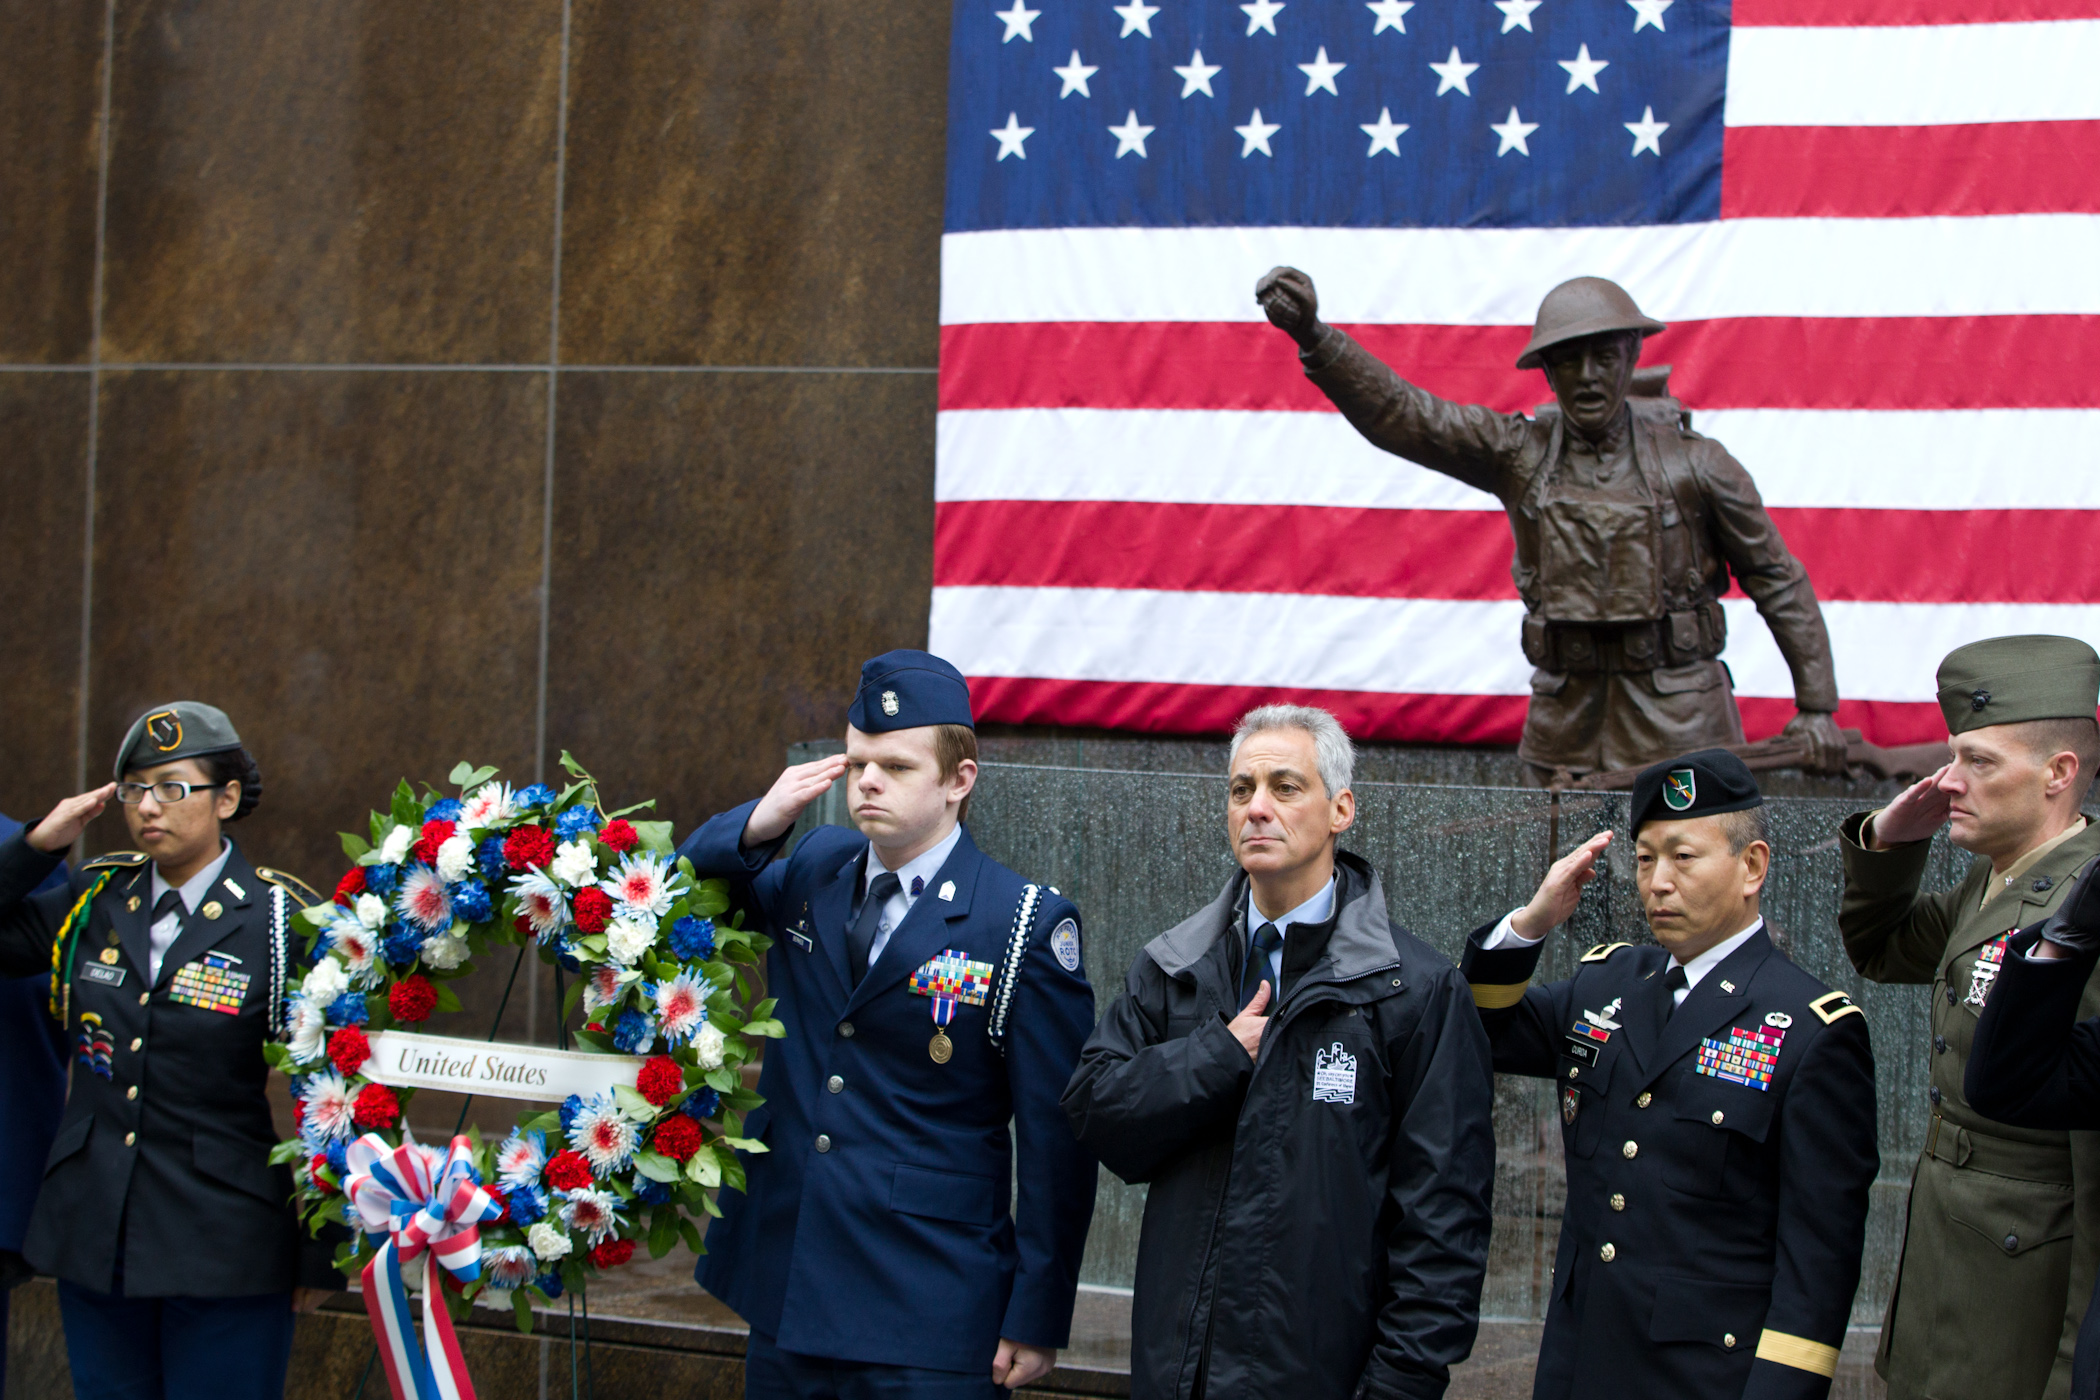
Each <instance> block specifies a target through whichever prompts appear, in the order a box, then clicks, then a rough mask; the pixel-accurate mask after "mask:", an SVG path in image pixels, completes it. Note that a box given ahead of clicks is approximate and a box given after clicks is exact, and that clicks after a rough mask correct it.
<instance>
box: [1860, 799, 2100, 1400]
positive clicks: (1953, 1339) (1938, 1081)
mask: <svg viewBox="0 0 2100 1400" xmlns="http://www.w3.org/2000/svg"><path fill="white" fill-rule="evenodd" d="M1866 816H1867V814H1866V813H1858V814H1855V815H1853V816H1851V817H1848V818H1846V819H1845V822H1844V824H1843V826H1842V827H1841V828H1840V839H1839V845H1840V847H1841V848H1842V849H1843V851H1844V858H1845V898H1844V903H1843V905H1842V907H1841V908H1840V909H1839V911H1838V930H1839V932H1840V933H1842V934H1843V935H1844V939H1845V952H1846V953H1847V955H1849V956H1850V957H1851V959H1852V965H1853V966H1854V967H1856V968H1858V969H1859V970H1860V972H1861V974H1863V975H1864V976H1866V977H1869V978H1872V979H1873V980H1874V981H1876V982H1929V983H1931V985H1932V999H1931V1003H1930V1010H1931V1017H1932V1042H1931V1044H1930V1045H1929V1046H1928V1047H1927V1050H1928V1053H1929V1054H1930V1056H1931V1060H1932V1082H1931V1088H1930V1089H1929V1091H1928V1092H1929V1093H1930V1095H1931V1098H1932V1106H1933V1116H1932V1120H1931V1124H1930V1127H1929V1128H1928V1129H1927V1133H1926V1146H1925V1152H1924V1153H1923V1154H1922V1155H1921V1156H1920V1157H1919V1159H1918V1167H1917V1171H1916V1174H1915V1175H1914V1176H1913V1177H1912V1179H1911V1197H1910V1212H1909V1223H1908V1225H1907V1227H1906V1229H1905V1232H1904V1237H1903V1262H1902V1264H1901V1265H1900V1266H1899V1269H1898V1272H1897V1279H1896V1291H1895V1292H1894V1294H1893V1295H1891V1297H1890V1299H1889V1311H1888V1316H1887V1317H1886V1318H1885V1319H1884V1320H1883V1322H1882V1329H1881V1354H1880V1356H1879V1357H1878V1358H1877V1359H1876V1363H1875V1368H1876V1369H1877V1370H1878V1371H1880V1373H1881V1375H1882V1377H1883V1378H1884V1379H1885V1380H1887V1381H1888V1384H1889V1394H1890V1395H1891V1396H1892V1397H1893V1398H1894V1400H1907V1397H1913V1396H1931V1397H1944V1400H1955V1398H1956V1397H1966V1396H1978V1395H1990V1396H1997V1397H2003V1398H2004V1400H2027V1398H2028V1397H2034V1396H2048V1397H2052V1400H2054V1397H2063V1396H2068V1395H2069V1394H2070V1388H2071V1350H2072V1346H2073V1344H2074V1343H2075V1342H2076V1341H2077V1340H2078V1324H2079V1322H2080V1321H2081V1320H2082V1318H2083V1316H2084V1314H2085V1307H2086V1302H2087V1299H2088V1298H2089V1297H2090V1296H2091V1292H2092V1285H2093V1275H2094V1271H2095V1265H2096V1264H2100V1133H2060V1132H2044V1131H2039V1130H2036V1129H2031V1128H2015V1127H2012V1126H2010V1125H2008V1124H2004V1123H1999V1122H1997V1121H1995V1120H1993V1119H1989V1118H1986V1117H1984V1116H1983V1115H1982V1114H1980V1113H1978V1112H1977V1111H1976V1110H1975V1109H1973V1108H1971V1107H1970V1106H1969V1100H1968V1097H1967V1095H1966V1094H1964V1093H1963V1090H1962V1077H1963V1075H1964V1073H1965V1072H1966V1071H1967V1069H1968V1064H1969V1046H1970V1042H1971V1040H1972V1039H1973V1038H1974V1036H1975V1032H1976V1020H1977V1017H1978V1016H1979V1015H1980V1014H1981V1013H1982V1008H1983V1001H1984V999H1985V998H1987V996H1988V994H1989V988H1990V982H1991V980H1992V978H1993V977H1995V975H1996V968H1995V958H1994V954H1995V953H1996V952H1997V951H1998V949H1999V947H2001V946H2002V945H2001V944H1999V943H1998V940H1999V939H2000V938H2001V936H2002V935H2004V934H2005V933H2007V932H2009V931H2011V930H2012V929H2015V928H2023V927H2025V926H2026V925H2028V924H2031V923H2033V922H2035V921H2036V920H2038V919H2042V918H2045V917H2047V916H2048V915H2049V914H2050V913H2052V912H2054V911H2055V909H2056V906H2057V905H2058V904H2059V903H2060V902H2062V900H2063V897H2064V894H2065V892H2066V891H2068V890H2069V889H2070V888H2071V878H2070V877H2071V876H2072V875H2074V874H2075V873H2076V872H2077V870H2078V867H2079V866H2081V865H2083V864H2084V863H2085V862H2086V861H2088V860H2090V859H2092V858H2093V857H2094V856H2095V855H2100V824H2094V825H2088V826H2087V827H2086V829H2085V830H2083V831H2081V832H2079V833H2078V834H2077V835H2076V836H2073V837H2071V838H2070V839H2069V840H2067V841H2065V842H2063V843H2062V844H2061V845H2059V846H2057V847H2056V848H2055V849H2054V850H2052V851H2049V852H2048V853H2047V854H2045V855H2044V856H2043V857H2042V858H2041V859H2040V860H2038V861H2037V862H2035V864H2034V866H2033V867H2032V868H2030V869H2029V870H2027V871H2026V872H2025V873H2024V874H2022V875H2021V876H2020V877H2019V879H2018V880H2017V881H2015V882H2014V885H2013V887H2012V888H2011V889H2008V890H2005V891H2004V892H2002V893H2000V894H1999V895H1997V896H1996V897H1995V898H1993V899H1992V900H1991V902H1990V903H1989V904H1988V905H1985V904H1984V903H1983V896H1984V891H1985V890H1986V889H1987V888H1989V885H1990V882H1991V879H1992V876H1991V863H1990V862H1989V861H1987V860H1983V859H1981V858H1979V859H1977V860H1976V861H1975V862H1974V864H1972V865H1971V866H1970V868H1969V874H1968V878H1967V879H1965V880H1963V881H1962V882H1961V884H1959V885H1958V886H1956V887H1955V888H1954V889H1952V890H1949V891H1947V892H1945V893H1942V894H1920V893H1919V892H1918V884H1919V881H1920V880H1921V879H1922V878H1923V877H1924V874H1925V863H1926V859H1927V856H1928V854H1929V851H1930V846H1931V843H1930V842H1926V841H1917V842H1913V843H1911V844H1909V845H1904V846H1896V847H1893V848H1892V849H1890V850H1887V851H1870V850H1868V849H1866V848H1865V847H1864V846H1862V845H1861V844H1860V842H1859V831H1860V824H1861V822H1863V821H1864V820H1865V819H1866ZM1979 968H1981V969H1982V972H1983V975H1982V976H1981V977H1979V975H1978V972H1979ZM1979 983H1980V984H1981V985H1979ZM2078 1014H2079V1015H2080V1016H2081V1017H2085V1016H2093V1015H2100V978H2096V979H2095V981H2094V982H2093V983H2089V984H2088V985H2087V987H2086V991H2085V996H2084V999H2083V1001H2082V1002H2081V1003H2080V1006H2079V1013H2078ZM2051 1319H2056V1321H2055V1322H2053V1323H2052V1321H2051Z"/></svg>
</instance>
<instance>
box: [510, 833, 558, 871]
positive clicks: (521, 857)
mask: <svg viewBox="0 0 2100 1400" xmlns="http://www.w3.org/2000/svg"><path fill="white" fill-rule="evenodd" d="M553 859H554V838H553V837H552V836H549V835H548V834H547V833H546V832H545V831H543V830H541V829H540V828H539V827H536V826H521V827H516V828H514V829H513V830H512V831H511V833H510V835H508V836H506V837H504V838H503V861H504V864H506V865H508V866H509V867H510V868H511V869H513V870H537V869H539V868H540V867H541V866H543V865H545V864H547V862H549V861H551V860H553Z"/></svg>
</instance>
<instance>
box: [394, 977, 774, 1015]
mask: <svg viewBox="0 0 2100 1400" xmlns="http://www.w3.org/2000/svg"><path fill="white" fill-rule="evenodd" d="M460 970H461V971H462V972H464V971H466V969H465V968H461V969H460ZM430 985H431V987H432V989H433V990H435V991H436V992H437V1009H438V1010H440V1011H457V1010H459V993H458V992H455V991H453V990H452V986H451V984H450V983H449V982H442V981H438V980H436V979H435V978H433V979H432V981H431V984H430ZM776 1024H777V1022H776Z"/></svg>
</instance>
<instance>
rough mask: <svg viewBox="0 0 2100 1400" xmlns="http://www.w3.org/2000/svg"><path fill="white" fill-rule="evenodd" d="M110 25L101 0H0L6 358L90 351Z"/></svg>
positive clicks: (2, 355) (1, 287) (0, 316)
mask: <svg viewBox="0 0 2100 1400" xmlns="http://www.w3.org/2000/svg"><path fill="white" fill-rule="evenodd" d="M102 28H103V7H102V0H0V132H4V133H5V134H6V141H5V147H4V149H5V156H4V158H0V211H5V212H4V213H0V361H6V362H13V363H20V364H63V363H78V362H81V361H84V360H86V359H87V358H88V340H89V337H90V333H91V327H92V322H93V317H92V306H91V303H92V301H93V277H94V268H95V185H96V171H97V168H98V163H99V159H100V156H99V152H100V149H101V141H100V131H101V126H100V120H99V118H100V114H101V110H102V82H101V76H102Z"/></svg>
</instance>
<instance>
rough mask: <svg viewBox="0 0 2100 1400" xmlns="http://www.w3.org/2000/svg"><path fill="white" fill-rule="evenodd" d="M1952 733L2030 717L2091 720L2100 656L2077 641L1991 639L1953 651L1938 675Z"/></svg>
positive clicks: (2097, 699)
mask: <svg viewBox="0 0 2100 1400" xmlns="http://www.w3.org/2000/svg"><path fill="white" fill-rule="evenodd" d="M1938 683H1939V688H1940V694H1939V700H1940V713H1941V714H1943V715H1945V716H1946V717H1947V733H1948V734H1950V735H1953V734H1966V733H1968V732H1969V731H1970V730H1971V729H1982V728H1984V727H1986V726H1987V725H1993V724H2018V723H2020V722H2022V721H2023V720H2030V719H2091V718H2093V711H2094V708H2095V707H2096V706H2100V654H2096V653H2095V652H2094V651H2093V649H2092V647H2090V646H2088V645H2087V644H2086V643H2084V642H2081V641H2079V640H2078V639H2077V638H2076V637H1991V638H1989V639H1987V640H1985V641H1981V642H1971V643H1969V644H1968V645H1967V646H1964V647H1956V648H1955V649H1954V650H1953V651H1950V652H1948V653H1947V659H1946V660H1945V661H1942V662H1941V663H1940V670H1939V676H1938Z"/></svg>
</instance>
